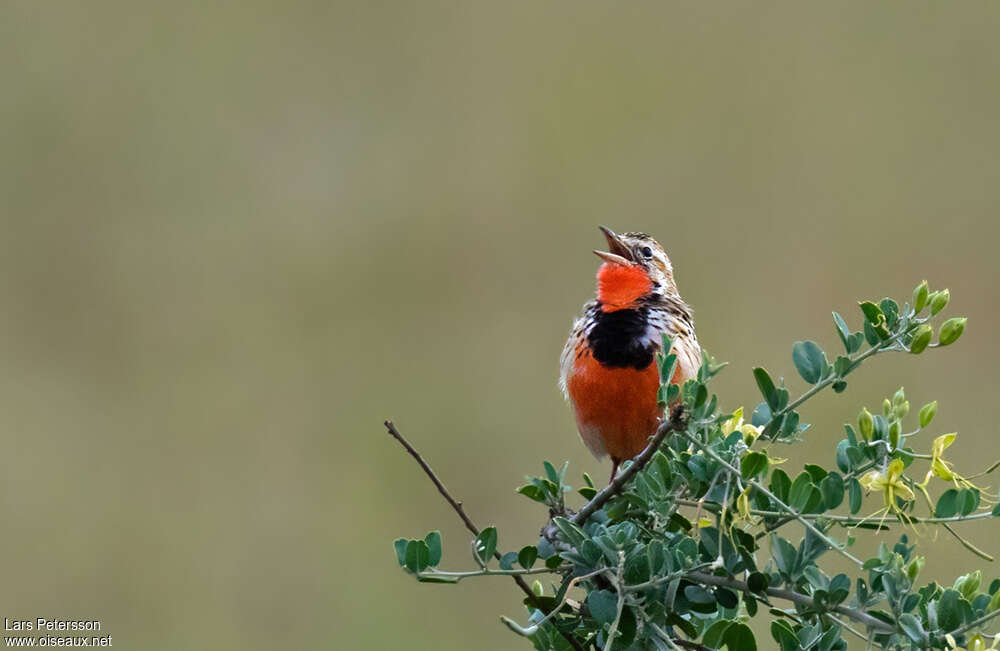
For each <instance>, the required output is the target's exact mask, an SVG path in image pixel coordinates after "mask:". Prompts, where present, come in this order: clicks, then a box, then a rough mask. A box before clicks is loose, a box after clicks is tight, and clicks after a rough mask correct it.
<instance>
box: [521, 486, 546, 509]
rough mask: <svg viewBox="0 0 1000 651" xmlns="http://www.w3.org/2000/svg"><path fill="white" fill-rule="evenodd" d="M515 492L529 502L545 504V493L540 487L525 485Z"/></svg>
mask: <svg viewBox="0 0 1000 651" xmlns="http://www.w3.org/2000/svg"><path fill="white" fill-rule="evenodd" d="M517 492H518V493H520V494H521V495H524V496H525V497H527V498H528V499H530V500H534V501H536V502H541V503H542V504H544V503H545V492H544V491H543V490H542V489H541V488H540V487H538V486H535V485H534V484H527V485H525V486H521V487H520V488H518V489H517Z"/></svg>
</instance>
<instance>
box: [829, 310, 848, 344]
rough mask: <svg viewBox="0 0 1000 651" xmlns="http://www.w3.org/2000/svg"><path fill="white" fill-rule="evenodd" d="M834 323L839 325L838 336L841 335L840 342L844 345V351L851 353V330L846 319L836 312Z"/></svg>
mask: <svg viewBox="0 0 1000 651" xmlns="http://www.w3.org/2000/svg"><path fill="white" fill-rule="evenodd" d="M833 322H834V323H835V324H837V334H838V335H840V341H841V343H843V344H844V349H845V350H847V351H848V352H850V349H849V348H848V343H847V342H848V340H849V339H850V337H851V329H850V328H848V327H847V322H846V321H844V317H842V316H840V314H838V313H836V312H834V313H833Z"/></svg>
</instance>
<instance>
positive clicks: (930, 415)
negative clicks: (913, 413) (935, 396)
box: [920, 400, 937, 427]
mask: <svg viewBox="0 0 1000 651" xmlns="http://www.w3.org/2000/svg"><path fill="white" fill-rule="evenodd" d="M935 414H937V400H935V401H934V402H928V403H927V404H926V405H924V406H923V407H921V408H920V426H921V427H927V426H928V425H930V424H931V421H932V420H934V415H935Z"/></svg>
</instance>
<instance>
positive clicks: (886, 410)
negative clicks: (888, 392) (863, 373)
mask: <svg viewBox="0 0 1000 651" xmlns="http://www.w3.org/2000/svg"><path fill="white" fill-rule="evenodd" d="M891 413H892V403H891V402H889V399H888V398H886V399H885V400H883V401H882V415H883V416H885V417H886V418H888V417H889V414H891Z"/></svg>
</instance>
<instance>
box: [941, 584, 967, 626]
mask: <svg viewBox="0 0 1000 651" xmlns="http://www.w3.org/2000/svg"><path fill="white" fill-rule="evenodd" d="M962 601H963V599H962V595H960V594H959V593H958V591H957V590H952V589H948V590H945V591H944V593H942V595H941V598H940V599H939V600H938V603H937V611H938V626H940V627H941V631H942V632H943V633H949V632H951V631H953V630H955V629H956V628H958V627H959V626H961V625H962V621H963V619H964V618H963V616H962Z"/></svg>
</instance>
